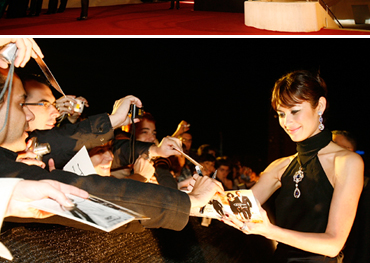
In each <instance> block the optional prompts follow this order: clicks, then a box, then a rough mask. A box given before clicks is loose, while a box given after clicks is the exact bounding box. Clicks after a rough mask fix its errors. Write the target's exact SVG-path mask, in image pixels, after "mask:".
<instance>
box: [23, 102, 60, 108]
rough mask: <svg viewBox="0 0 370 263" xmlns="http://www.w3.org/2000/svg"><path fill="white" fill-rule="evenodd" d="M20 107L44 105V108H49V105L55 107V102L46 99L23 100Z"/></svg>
mask: <svg viewBox="0 0 370 263" xmlns="http://www.w3.org/2000/svg"><path fill="white" fill-rule="evenodd" d="M20 105H21V106H22V107H23V106H44V107H45V108H49V107H50V106H54V107H55V102H53V103H51V102H48V101H43V102H25V103H21V104H20Z"/></svg>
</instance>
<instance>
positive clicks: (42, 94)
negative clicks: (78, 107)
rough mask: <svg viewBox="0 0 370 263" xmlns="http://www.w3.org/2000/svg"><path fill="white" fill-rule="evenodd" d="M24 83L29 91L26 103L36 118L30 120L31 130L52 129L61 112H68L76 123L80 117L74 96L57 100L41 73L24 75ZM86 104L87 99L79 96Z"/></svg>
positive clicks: (69, 116)
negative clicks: (75, 110)
mask: <svg viewBox="0 0 370 263" xmlns="http://www.w3.org/2000/svg"><path fill="white" fill-rule="evenodd" d="M22 84H23V87H24V89H25V91H26V93H27V98H26V102H25V103H26V104H25V105H27V106H28V107H29V108H30V110H31V111H32V113H33V114H34V115H35V119H34V120H33V121H31V122H30V131H34V130H50V129H52V128H54V127H55V125H56V123H57V118H58V117H59V116H60V115H61V114H68V120H69V122H71V123H75V122H76V121H77V119H78V118H79V116H80V114H81V113H79V112H74V111H73V109H72V107H71V106H72V105H73V104H75V103H76V100H75V99H74V96H70V95H68V96H66V97H61V98H60V99H58V100H55V97H54V95H53V93H52V91H51V89H50V86H49V85H50V84H49V83H48V81H47V80H46V79H45V78H43V77H41V76H39V75H27V76H24V77H22ZM79 99H80V100H82V101H83V102H84V103H85V105H86V106H88V104H87V101H86V99H84V98H82V97H79Z"/></svg>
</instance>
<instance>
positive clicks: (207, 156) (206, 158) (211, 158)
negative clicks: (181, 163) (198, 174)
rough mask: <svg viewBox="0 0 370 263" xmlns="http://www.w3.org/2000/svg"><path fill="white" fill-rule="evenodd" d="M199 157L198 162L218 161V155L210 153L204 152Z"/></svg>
mask: <svg viewBox="0 0 370 263" xmlns="http://www.w3.org/2000/svg"><path fill="white" fill-rule="evenodd" d="M197 159H198V162H200V163H202V162H215V163H216V157H214V156H213V155H212V154H209V153H206V154H202V155H201V156H199V157H198V158H197Z"/></svg>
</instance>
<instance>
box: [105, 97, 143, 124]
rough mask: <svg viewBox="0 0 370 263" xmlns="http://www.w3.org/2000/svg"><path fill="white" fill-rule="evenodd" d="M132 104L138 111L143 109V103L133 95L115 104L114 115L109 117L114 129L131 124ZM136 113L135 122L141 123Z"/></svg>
mask: <svg viewBox="0 0 370 263" xmlns="http://www.w3.org/2000/svg"><path fill="white" fill-rule="evenodd" d="M132 104H134V105H135V106H136V108H137V109H140V108H142V107H143V105H142V103H141V101H140V100H139V99H138V98H136V97H135V96H132V95H129V96H126V97H124V98H122V99H120V100H117V101H116V102H115V103H114V106H113V111H112V114H111V115H110V116H109V118H110V121H111V124H112V127H113V129H116V128H118V127H121V126H126V125H128V124H130V123H131V118H130V116H129V112H130V109H131V107H132V106H131V105H132ZM134 113H135V114H136V116H134V117H135V118H134V122H139V121H140V119H139V118H138V116H137V114H138V113H137V111H135V112H134Z"/></svg>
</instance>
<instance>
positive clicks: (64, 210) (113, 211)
mask: <svg viewBox="0 0 370 263" xmlns="http://www.w3.org/2000/svg"><path fill="white" fill-rule="evenodd" d="M66 196H67V197H68V198H69V199H70V200H71V201H72V203H74V204H75V206H74V207H64V206H62V205H60V204H59V203H58V202H56V201H54V200H52V199H48V198H46V199H42V200H37V201H33V202H31V203H30V206H31V207H34V208H37V209H39V210H42V211H46V212H50V213H53V214H56V215H60V216H63V217H67V218H69V219H72V220H76V221H79V222H82V223H84V224H87V225H90V226H93V227H96V228H98V229H101V230H104V231H106V232H110V231H112V230H114V229H116V228H118V227H120V226H122V225H125V224H127V223H129V222H131V221H133V220H146V219H149V218H148V217H146V216H143V215H141V214H138V213H136V212H134V211H131V210H129V209H126V208H124V207H121V206H118V205H116V204H113V203H111V202H108V201H106V200H104V199H101V198H98V197H96V196H92V195H90V196H89V198H87V199H83V198H80V197H77V196H74V195H70V194H67V195H66Z"/></svg>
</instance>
